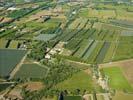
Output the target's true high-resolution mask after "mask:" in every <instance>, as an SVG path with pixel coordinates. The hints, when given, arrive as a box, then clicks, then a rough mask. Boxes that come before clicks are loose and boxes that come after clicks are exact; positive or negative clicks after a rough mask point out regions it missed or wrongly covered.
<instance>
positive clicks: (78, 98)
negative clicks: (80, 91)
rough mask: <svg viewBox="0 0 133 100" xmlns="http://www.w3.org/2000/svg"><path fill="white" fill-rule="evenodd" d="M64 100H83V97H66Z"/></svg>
mask: <svg viewBox="0 0 133 100" xmlns="http://www.w3.org/2000/svg"><path fill="white" fill-rule="evenodd" d="M64 100H82V97H81V96H65V97H64Z"/></svg>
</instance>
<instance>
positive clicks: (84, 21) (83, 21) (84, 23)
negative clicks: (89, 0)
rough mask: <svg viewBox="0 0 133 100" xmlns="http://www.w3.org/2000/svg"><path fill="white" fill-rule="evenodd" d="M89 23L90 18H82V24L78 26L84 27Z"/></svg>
mask: <svg viewBox="0 0 133 100" xmlns="http://www.w3.org/2000/svg"><path fill="white" fill-rule="evenodd" d="M87 23H88V19H86V18H85V19H82V20H81V23H80V25H79V27H78V29H82V28H84V26H85V25H86V24H87Z"/></svg>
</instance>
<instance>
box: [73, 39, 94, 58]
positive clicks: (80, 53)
mask: <svg viewBox="0 0 133 100" xmlns="http://www.w3.org/2000/svg"><path fill="white" fill-rule="evenodd" d="M92 42H93V40H83V42H82V44H81V46H80V49H79V50H78V51H77V52H76V53H75V54H74V56H75V57H79V58H82V56H83V55H84V53H85V52H86V50H87V49H88V48H89V46H90V45H91V43H92Z"/></svg>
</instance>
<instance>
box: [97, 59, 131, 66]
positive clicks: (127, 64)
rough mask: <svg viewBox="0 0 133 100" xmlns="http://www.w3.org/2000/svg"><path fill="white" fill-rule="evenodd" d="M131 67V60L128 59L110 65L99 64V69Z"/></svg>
mask: <svg viewBox="0 0 133 100" xmlns="http://www.w3.org/2000/svg"><path fill="white" fill-rule="evenodd" d="M115 66H116V67H131V66H132V67H133V59H128V60H122V61H115V62H110V63H104V64H100V65H99V67H100V68H104V67H115Z"/></svg>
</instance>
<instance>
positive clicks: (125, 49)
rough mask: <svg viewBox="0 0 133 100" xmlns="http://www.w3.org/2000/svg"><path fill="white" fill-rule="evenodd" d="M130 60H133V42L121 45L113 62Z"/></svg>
mask: <svg viewBox="0 0 133 100" xmlns="http://www.w3.org/2000/svg"><path fill="white" fill-rule="evenodd" d="M129 58H133V44H132V42H121V43H119V45H118V47H117V50H116V53H115V57H114V59H113V60H123V59H129Z"/></svg>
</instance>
